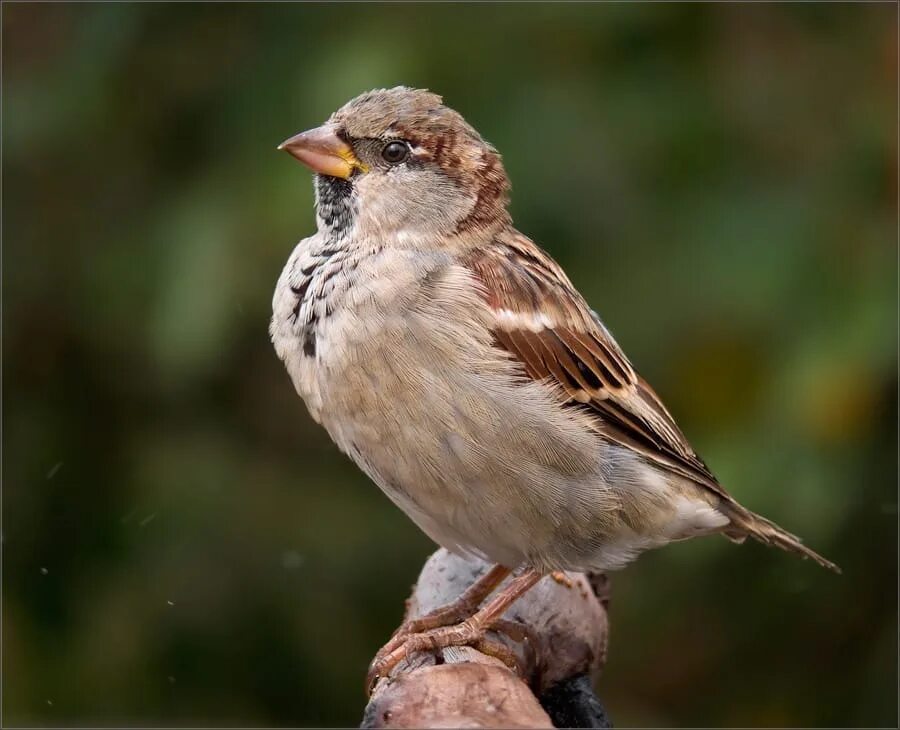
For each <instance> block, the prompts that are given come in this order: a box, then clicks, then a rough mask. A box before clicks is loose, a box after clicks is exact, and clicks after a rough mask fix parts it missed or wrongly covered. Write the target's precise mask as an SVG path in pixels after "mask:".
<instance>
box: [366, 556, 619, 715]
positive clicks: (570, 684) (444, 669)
mask: <svg viewBox="0 0 900 730" xmlns="http://www.w3.org/2000/svg"><path fill="white" fill-rule="evenodd" d="M489 567H490V566H489V565H488V564H487V563H484V562H482V561H479V560H465V559H463V558H460V557H458V556H455V555H453V554H451V553H448V552H447V551H446V550H438V551H437V552H436V553H434V554H433V555H432V556H431V557H430V558H429V559H428V561H427V562H426V563H425V566H424V567H423V569H422V572H421V574H420V575H419V580H418V583H417V584H416V586H415V588H414V590H413V594H412V596H411V597H410V598H409V599H408V600H407V603H406V618H407V619H409V618H416V617H418V616H422V615H423V614H426V613H428V612H429V611H432V610H433V609H435V608H438V607H439V606H443V605H445V604H447V603H450V602H451V601H453V600H454V599H455V598H457V597H458V596H459V595H460V593H462V591H463V590H465V589H466V588H467V587H468V586H469V585H470V584H471V583H473V582H474V581H475V580H476V579H477V578H478V577H479V576H480V575H482V574H483V573H484V572H485V571H486V570H487V569H488V568H489ZM565 575H566V578H567V580H565V581H557V580H554V579H553V578H552V577H546V578H544V579H542V580H541V581H540V582H539V583H538V584H537V585H536V586H535V587H534V588H532V589H531V590H530V591H529V592H528V593H526V594H525V595H524V596H523V597H522V598H520V599H519V600H518V601H517V602H516V603H514V604H513V605H512V606H511V607H510V608H509V610H508V611H507V612H506V614H505V615H504V618H505V619H509V620H511V621H515V622H518V623H520V624H522V625H523V626H524V627H525V628H526V630H527V632H528V640H526V641H524V642H515V641H513V640H512V639H510V638H508V637H507V636H505V635H504V634H502V633H494V632H491V633H490V634H489V638H490V639H492V640H496V641H498V642H500V643H503V644H504V645H505V646H506V647H507V648H509V649H510V650H512V651H513V652H514V653H515V655H516V657H517V658H518V662H519V667H520V669H519V670H518V671H513V670H511V669H510V668H509V667H507V666H506V665H505V664H504V663H503V662H501V661H500V660H498V659H496V658H494V657H491V656H488V655H486V654H482V653H481V652H479V651H476V650H475V649H472V648H470V647H453V648H449V649H445V650H443V652H440V655H439V656H435V655H434V654H430V653H424V652H423V653H419V654H415V655H412V656H410V657H408V658H407V659H406V660H405V661H402V662H401V663H400V664H398V665H397V667H396V668H395V669H394V670H393V672H391V674H390V676H388V677H385V678H383V679H381V680H379V682H378V683H377V684H376V686H375V688H374V691H373V692H372V696H371V699H370V701H369V704H368V706H367V707H366V711H365V716H364V718H363V722H362V727H365V728H388V727H391V728H411V727H419V728H451V727H459V728H501V727H503V728H551V727H554V721H555V722H556V725H557V726H567V727H610V726H611V725H610V724H609V722H608V719H607V718H606V713H605V711H604V710H603V707H602V705H600V703H599V700H597V698H596V696H595V695H594V694H593V690H592V689H591V683H590V677H591V676H592V675H596V673H597V672H598V671H599V670H600V669H601V668H602V666H603V664H604V662H605V659H606V648H607V641H608V634H609V622H608V617H607V611H606V606H607V601H608V596H609V584H608V582H607V580H606V578H605V576H591V577H590V578H589V577H588V576H586V575H583V574H581V573H566V574H565ZM501 588H502V586H501ZM548 712H549V714H548ZM551 715H552V717H551Z"/></svg>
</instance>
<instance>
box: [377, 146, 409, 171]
mask: <svg viewBox="0 0 900 730" xmlns="http://www.w3.org/2000/svg"><path fill="white" fill-rule="evenodd" d="M381 156H382V157H383V158H384V161H385V162H390V163H391V164H392V165H397V164H399V163H401V162H403V161H404V160H405V159H406V158H407V157H409V147H408V146H407V145H406V143H405V142H397V141H396V140H395V141H393V142H388V143H387V144H386V145H385V146H384V148H383V149H382V150H381Z"/></svg>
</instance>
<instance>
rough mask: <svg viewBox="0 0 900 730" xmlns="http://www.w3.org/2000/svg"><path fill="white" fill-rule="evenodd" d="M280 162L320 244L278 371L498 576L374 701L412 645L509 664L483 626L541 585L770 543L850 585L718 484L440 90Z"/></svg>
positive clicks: (395, 97)
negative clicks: (523, 224)
mask: <svg viewBox="0 0 900 730" xmlns="http://www.w3.org/2000/svg"><path fill="white" fill-rule="evenodd" d="M279 149H281V150H285V151H286V152H288V153H290V154H291V155H293V156H294V157H295V158H296V159H297V160H299V161H300V162H302V163H304V164H305V165H306V166H308V167H309V168H311V169H312V170H313V171H314V172H315V173H316V174H315V210H316V224H317V230H316V232H315V233H314V234H313V235H312V236H310V237H309V238H305V239H304V240H302V241H301V242H300V243H299V244H298V245H297V247H296V248H295V249H294V251H293V253H292V254H291V256H290V258H289V259H288V261H287V265H286V266H285V267H284V270H283V272H282V274H281V276H280V278H279V280H278V284H277V286H276V289H275V294H274V297H273V300H272V310H273V316H272V320H271V325H270V334H271V337H272V342H273V344H274V347H275V350H276V352H277V354H278V357H279V358H280V359H281V360H282V361H283V362H284V364H285V366H286V368H287V371H288V373H289V375H290V378H291V380H292V381H293V384H294V387H295V388H296V390H297V393H298V394H299V395H300V397H301V398H302V399H303V400H304V401H305V403H306V406H307V408H308V410H309V413H310V414H311V416H312V417H313V419H315V420H316V421H317V422H318V423H320V424H321V425H322V426H324V427H325V429H326V431H327V432H328V434H329V435H330V436H331V438H332V439H333V440H334V442H335V444H336V445H337V446H338V448H339V449H340V450H341V451H343V452H344V453H345V454H347V455H348V456H349V457H350V458H351V459H352V460H353V461H354V462H356V464H357V465H358V466H359V467H360V468H361V469H362V471H363V472H365V473H366V474H367V475H368V476H369V477H370V478H371V479H372V481H374V482H375V483H376V484H377V485H378V486H379V487H380V488H381V489H382V490H383V491H384V493H385V494H386V495H387V496H388V497H389V498H390V499H391V500H392V501H393V502H394V503H395V504H396V505H397V506H398V507H400V508H401V509H402V510H403V511H404V512H405V513H406V514H407V515H408V516H409V517H410V518H411V519H412V520H413V521H414V522H415V523H416V524H417V525H418V526H419V527H420V528H421V529H422V530H423V531H424V532H425V533H426V534H427V535H428V536H429V537H431V539H433V540H434V541H435V542H436V543H438V544H439V545H441V546H443V547H444V548H446V549H448V550H450V551H452V552H455V553H458V554H461V555H474V556H479V557H481V558H483V559H485V560H488V561H490V562H491V563H492V564H494V565H495V567H494V568H492V569H491V570H489V571H488V572H487V573H485V574H484V576H482V578H481V579H480V580H479V581H477V582H476V583H475V584H473V585H472V586H471V587H470V588H469V589H467V590H466V591H465V592H464V593H463V595H462V596H460V598H459V600H457V601H456V602H454V604H451V605H450V606H447V607H444V608H442V609H440V610H438V611H435V612H433V613H432V614H430V615H428V616H425V617H423V618H421V619H417V620H416V621H410V622H408V623H407V624H405V625H404V626H403V627H401V629H400V630H399V631H398V632H397V633H396V634H395V636H394V637H393V638H392V639H391V641H390V642H388V644H387V645H386V646H385V647H384V648H383V649H382V650H381V651H380V652H379V654H378V655H376V658H375V660H374V661H373V664H372V666H371V667H370V686H371V682H372V681H373V680H374V679H377V678H378V677H382V676H386V675H387V674H388V673H389V672H390V670H391V669H392V668H393V666H394V665H396V664H397V663H398V662H399V661H400V660H401V659H402V658H404V657H405V656H407V655H408V654H409V653H410V652H414V651H421V650H437V649H441V648H443V647H447V646H451V645H461V644H468V645H472V646H477V647H479V648H483V649H484V650H489V651H494V652H495V653H497V654H498V655H500V653H501V652H500V649H499V648H498V647H496V646H491V645H490V644H489V642H488V641H487V640H486V639H485V631H486V630H487V629H489V628H493V627H496V626H497V625H499V623H500V622H501V621H502V619H501V617H502V614H503V613H504V611H505V610H506V609H507V608H508V607H509V606H510V605H511V604H512V603H513V602H514V601H515V600H516V599H517V598H518V597H519V596H521V595H522V594H523V593H524V592H526V591H527V590H528V589H529V588H531V587H532V586H533V585H534V584H535V583H536V582H537V581H538V580H540V579H541V577H543V576H544V575H546V574H548V573H552V572H554V571H563V570H572V571H591V572H605V571H611V570H616V569H619V568H622V567H624V566H625V565H627V564H628V563H630V562H631V561H632V560H634V559H635V558H636V557H637V556H638V555H639V554H640V553H642V552H644V551H645V550H649V549H651V548H657V547H661V546H663V545H666V544H667V543H670V542H673V541H676V540H684V539H686V538H690V537H696V536H700V535H709V534H714V533H720V534H722V535H724V536H725V537H727V538H730V539H731V540H732V541H734V542H738V543H739V542H743V541H744V540H745V539H746V538H747V537H751V538H753V539H755V540H758V541H759V542H762V543H765V544H767V545H774V546H776V547H779V548H781V549H783V550H786V551H789V552H793V553H796V554H798V555H801V556H803V557H808V558H812V559H813V560H814V561H815V562H817V563H818V564H819V565H822V566H824V567H826V568H830V569H831V570H834V571H836V572H839V569H838V568H837V566H836V565H834V564H833V563H831V562H830V561H828V560H826V559H825V558H823V557H822V556H820V555H818V554H817V553H815V552H813V551H812V550H810V549H809V548H807V547H806V546H804V545H803V544H802V543H801V541H800V540H799V538H797V537H795V536H794V535H791V534H790V533H788V532H786V531H785V530H783V529H782V528H781V527H779V526H778V525H776V524H775V523H773V522H770V521H769V520H767V519H765V518H764V517H761V516H760V515H757V514H755V513H753V512H751V511H750V510H748V509H746V508H745V507H743V506H741V505H740V504H739V503H738V502H737V501H736V500H735V499H734V498H733V497H732V496H731V495H730V494H729V493H728V492H726V491H725V489H724V488H723V487H722V485H721V484H719V482H718V481H717V479H716V477H715V476H713V474H712V472H711V471H710V469H709V468H708V467H707V465H706V464H705V463H704V462H703V460H702V459H701V458H700V457H699V456H698V455H697V453H696V452H695V451H694V449H693V448H692V447H691V445H690V444H689V443H688V441H687V439H686V438H685V436H684V435H683V434H682V432H681V430H680V429H679V427H678V426H677V425H676V423H675V421H674V419H673V418H672V416H671V415H670V414H669V411H668V410H666V407H665V406H664V405H663V403H662V401H661V400H660V398H659V396H658V395H657V394H656V393H655V392H654V390H653V388H651V387H650V385H649V384H648V383H647V381H645V380H644V379H643V378H642V377H641V376H640V375H639V374H638V373H637V371H636V370H635V368H634V367H633V365H632V364H631V362H630V361H629V359H628V358H627V357H626V356H625V354H624V353H623V352H622V349H621V348H620V347H619V345H618V344H617V343H616V341H615V339H613V336H612V334H611V333H610V331H609V330H608V329H607V328H606V326H604V324H603V323H602V322H601V321H600V318H599V317H598V315H597V314H596V313H595V312H594V311H593V310H592V309H591V308H590V306H589V305H588V304H587V303H586V302H585V300H584V298H583V297H582V296H581V295H580V294H579V293H578V291H577V290H576V289H575V287H574V286H573V285H572V282H571V281H570V280H569V278H568V277H567V276H566V274H565V272H564V271H563V270H562V268H560V266H559V264H557V263H556V262H555V261H554V260H553V259H552V258H551V257H550V255H549V254H547V253H546V252H545V251H543V250H542V249H541V248H539V247H538V246H537V245H536V244H535V243H534V242H533V241H532V240H530V239H529V238H528V237H527V236H525V235H524V234H522V233H520V232H519V231H518V230H516V228H515V227H514V225H513V222H512V219H511V217H510V214H509V212H508V210H507V206H508V203H509V191H510V183H509V179H508V177H507V175H506V172H505V170H504V167H503V164H502V162H501V158H500V155H499V153H498V152H497V150H496V149H494V147H492V146H491V145H490V144H489V143H487V142H486V141H485V140H484V139H483V138H482V137H481V135H479V133H478V132H477V131H476V130H475V129H474V128H473V127H471V126H470V125H469V124H468V123H467V122H466V121H465V119H463V117H462V116H461V115H460V114H459V113H457V112H456V111H454V110H452V109H450V108H449V107H447V106H445V105H444V103H443V101H442V99H441V97H440V96H438V95H437V94H434V93H431V92H429V91H426V90H420V89H412V88H407V87H396V88H392V89H378V90H373V91H369V92H367V93H364V94H362V95H360V96H358V97H356V98H355V99H353V100H351V101H349V102H348V103H347V104H346V105H344V106H343V107H341V108H340V109H339V110H338V111H336V112H335V113H334V114H332V116H331V117H330V118H329V119H328V120H327V121H326V123H325V124H324V125H323V126H321V127H318V128H316V129H312V130H310V131H306V132H303V133H301V134H298V135H296V136H293V137H291V138H290V139H288V140H286V141H285V142H283V143H282V144H281V145H280V146H279ZM511 574H512V577H510V575H511ZM504 581H507V582H506V585H505V586H504V587H503V588H502V590H499V591H497V592H496V595H495V596H493V597H491V598H490V600H487V601H486V599H487V598H488V597H489V596H490V595H491V593H493V592H494V591H495V589H497V588H498V587H499V586H500V584H501V583H503V582H504ZM485 601H486V602H485ZM482 603H483V605H482ZM501 658H508V657H504V656H501Z"/></svg>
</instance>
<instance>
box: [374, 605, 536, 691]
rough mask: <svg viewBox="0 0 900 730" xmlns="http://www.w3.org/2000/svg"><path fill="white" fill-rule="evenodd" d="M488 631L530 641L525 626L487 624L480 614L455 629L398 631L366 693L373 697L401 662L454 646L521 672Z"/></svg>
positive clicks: (509, 652)
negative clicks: (474, 652)
mask: <svg viewBox="0 0 900 730" xmlns="http://www.w3.org/2000/svg"><path fill="white" fill-rule="evenodd" d="M414 623H416V622H413V621H410V622H408V624H407V625H406V626H411V625H413V624H414ZM406 626H404V627H403V628H406ZM488 630H492V631H499V632H501V633H504V634H506V635H507V636H508V637H509V638H510V639H512V640H513V641H518V642H521V641H527V640H528V639H529V636H528V632H527V630H526V629H525V627H524V626H523V625H522V624H519V623H516V622H515V621H509V620H506V619H499V618H498V619H495V620H494V621H492V622H491V623H490V624H487V623H485V622H483V621H482V620H481V619H480V618H479V616H478V614H475V615H474V616H470V617H469V618H467V619H465V620H464V621H462V622H461V623H457V624H454V625H452V626H446V625H445V626H437V627H435V628H431V629H428V630H425V631H420V632H416V633H411V632H406V633H403V634H401V633H400V632H399V631H398V632H397V633H396V634H394V636H393V638H392V639H391V641H389V642H388V643H387V644H386V645H385V646H384V647H383V648H382V649H381V651H379V652H378V654H377V655H376V656H375V658H374V659H373V660H372V663H371V664H370V665H369V672H368V675H367V676H366V689H367V691H368V692H369V693H371V692H372V689H373V688H374V687H375V683H376V682H377V681H378V680H379V679H381V678H382V677H387V676H388V675H389V674H390V673H391V671H393V669H394V667H396V666H397V665H398V664H399V663H400V662H402V661H403V660H408V659H410V658H411V657H412V656H413V655H415V654H417V653H419V652H430V653H434V654H437V653H438V652H441V651H443V650H444V649H448V648H450V647H454V646H471V647H472V648H473V649H476V650H477V651H480V652H481V653H482V654H487V655H488V656H492V657H494V658H496V659H499V660H500V661H502V662H503V663H504V664H505V665H506V666H508V667H509V668H510V669H512V670H513V671H515V672H518V671H520V669H521V667H520V664H519V659H518V657H517V656H516V654H515V652H513V651H512V650H511V649H509V648H508V647H507V646H505V645H504V644H502V643H501V642H499V641H493V640H491V639H488V638H487V637H486V636H485V633H486V632H487V631H488Z"/></svg>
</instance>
